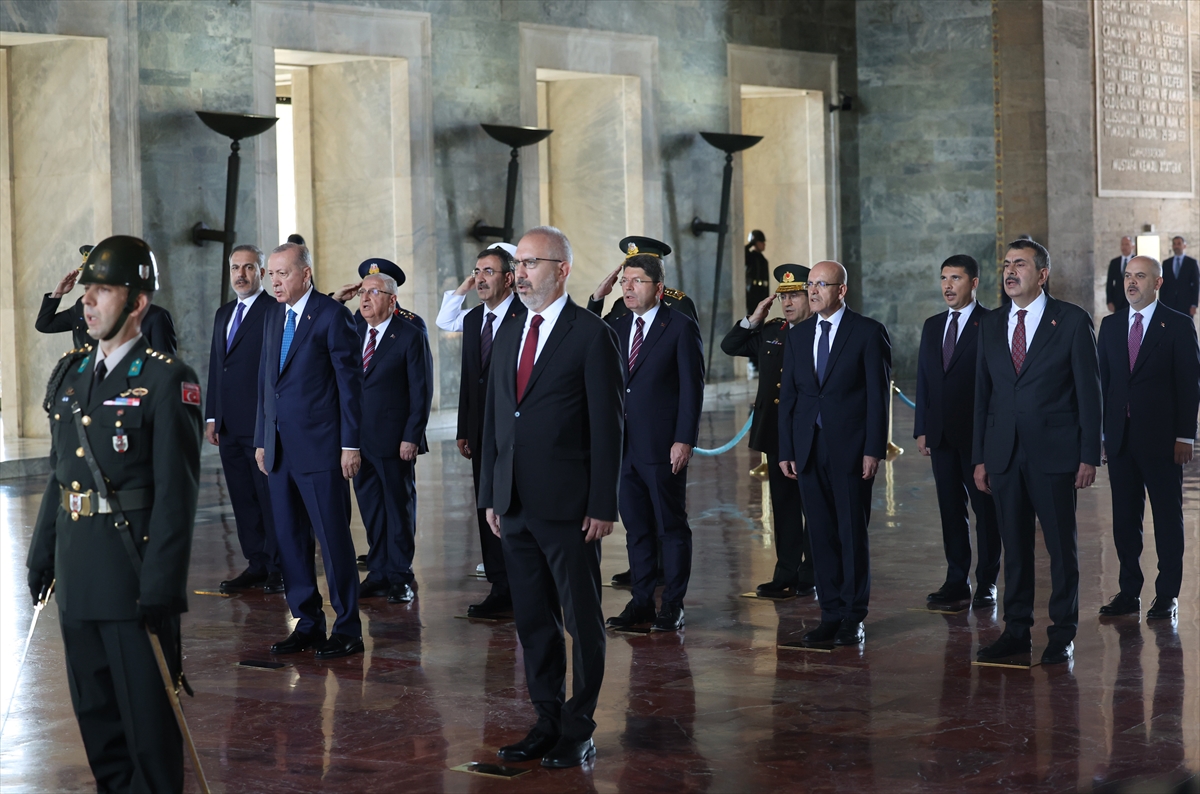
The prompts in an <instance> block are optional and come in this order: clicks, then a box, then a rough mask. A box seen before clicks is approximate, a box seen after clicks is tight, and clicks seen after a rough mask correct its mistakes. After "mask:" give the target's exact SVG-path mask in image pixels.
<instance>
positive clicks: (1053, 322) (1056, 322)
mask: <svg viewBox="0 0 1200 794" xmlns="http://www.w3.org/2000/svg"><path fill="white" fill-rule="evenodd" d="M1050 324H1051V325H1053V326H1057V325H1058V320H1051V321H1050Z"/></svg>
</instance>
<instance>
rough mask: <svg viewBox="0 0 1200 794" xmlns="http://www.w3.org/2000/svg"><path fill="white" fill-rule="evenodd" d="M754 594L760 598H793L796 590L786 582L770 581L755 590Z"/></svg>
mask: <svg viewBox="0 0 1200 794" xmlns="http://www.w3.org/2000/svg"><path fill="white" fill-rule="evenodd" d="M754 592H755V594H756V595H758V597H759V598H793V597H795V595H796V588H795V587H793V586H792V585H790V584H786V583H784V582H776V581H770V582H764V583H763V584H760V585H759V586H758V587H756V588H754Z"/></svg>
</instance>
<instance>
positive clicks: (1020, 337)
mask: <svg viewBox="0 0 1200 794" xmlns="http://www.w3.org/2000/svg"><path fill="white" fill-rule="evenodd" d="M1027 314H1029V312H1028V311H1026V310H1025V309H1017V327H1016V328H1015V329H1013V338H1012V360H1013V368H1014V369H1016V370H1017V374H1018V375H1020V374H1021V367H1022V365H1024V364H1025V315H1027Z"/></svg>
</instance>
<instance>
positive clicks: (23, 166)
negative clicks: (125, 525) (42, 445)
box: [0, 39, 113, 437]
mask: <svg viewBox="0 0 1200 794" xmlns="http://www.w3.org/2000/svg"><path fill="white" fill-rule="evenodd" d="M7 71H8V75H7V77H8V80H7V88H8V97H7V100H8V101H7V103H6V106H7V113H8V124H9V126H8V127H7V128H6V133H5V137H6V138H7V141H6V146H7V148H8V149H9V151H8V152H6V153H5V154H6V155H7V157H8V158H9V160H10V162H11V171H10V172H9V173H8V174H6V175H4V176H6V177H7V178H5V179H4V181H5V182H6V187H7V189H8V190H9V191H11V192H10V193H9V195H10V196H11V200H10V201H6V200H5V199H4V198H0V211H3V209H4V208H6V207H10V208H11V210H10V211H11V218H8V217H6V218H3V222H4V223H5V225H6V226H7V227H8V229H9V230H10V231H9V234H10V235H11V237H8V236H7V235H6V236H5V238H3V239H0V286H3V287H4V292H5V293H6V295H5V298H4V302H3V306H2V307H0V308H2V309H3V311H0V323H2V324H3V325H2V327H0V338H2V339H3V340H5V341H4V343H3V348H0V352H3V361H2V366H3V372H2V373H0V378H3V383H4V414H5V423H4V425H5V428H4V429H5V434H6V435H13V436H15V435H22V436H25V437H45V436H46V434H47V432H48V427H47V424H46V418H45V414H44V413H43V411H42V408H41V400H42V396H43V391H44V389H45V383H46V378H47V376H48V375H49V372H50V370H51V368H52V367H53V366H54V362H55V361H56V360H57V359H58V358H59V357H60V356H61V355H62V353H63V352H64V351H66V350H68V349H70V347H71V336H70V334H55V335H52V336H50V335H45V334H40V333H38V332H37V331H36V330H34V327H33V324H34V320H35V319H36V317H37V312H38V308H39V307H40V305H41V300H42V295H43V293H46V292H49V291H50V290H52V289H53V288H54V286H55V285H56V284H57V283H58V281H59V279H61V278H62V277H63V275H65V274H66V273H67V271H69V270H70V269H71V268H72V267H77V266H78V264H79V254H78V249H79V246H80V245H83V244H85V243H95V242H97V241H98V240H100V239H102V238H104V237H107V236H109V235H111V234H112V231H113V229H112V214H113V207H112V175H111V160H110V157H111V155H110V146H109V143H110V139H109V113H108V111H109V91H108V88H109V83H108V51H107V44H106V42H105V40H104V39H64V40H56V41H51V42H47V43H39V44H26V45H21V46H17V47H12V48H10V49H8V50H7ZM8 129H10V130H11V136H9V135H8V134H7V130H8ZM7 240H11V243H10V244H7V245H5V244H3V243H4V242H6V241H7ZM79 294H80V289H79V288H78V287H76V289H75V290H74V291H73V292H72V293H71V294H69V295H67V296H66V297H65V298H64V299H63V301H62V306H61V307H60V308H63V309H65V308H68V307H70V305H71V304H72V303H73V302H74V301H75V299H76V298H78V297H79ZM10 301H11V303H10Z"/></svg>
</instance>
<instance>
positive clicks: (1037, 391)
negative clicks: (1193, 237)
mask: <svg viewBox="0 0 1200 794" xmlns="http://www.w3.org/2000/svg"><path fill="white" fill-rule="evenodd" d="M1049 276H1050V254H1049V253H1047V251H1046V249H1045V248H1043V247H1042V246H1041V244H1039V243H1036V242H1034V241H1033V240H1016V241H1014V242H1012V243H1011V244H1010V245H1009V247H1008V252H1007V253H1006V254H1005V256H1004V292H1005V294H1006V295H1008V297H1009V298H1011V299H1012V305H1011V307H1010V308H1009V309H1008V310H1007V311H1003V310H1001V311H996V312H992V313H990V314H989V315H988V316H987V317H985V318H983V320H982V321H980V323H979V358H978V364H977V368H978V369H977V372H976V375H975V426H974V431H975V432H974V435H975V442H974V445H973V462H974V464H975V485H976V487H978V488H979V490H981V491H983V492H985V493H991V494H994V495H995V501H996V514H997V518H999V521H1000V539H1001V542H1002V543H1003V546H1004V623H1005V627H1004V633H1003V634H1001V635H1000V637H999V639H997V640H996V641H995V642H994V643H992V644H991V645H988V646H986V647H983V648H980V649H979V658H980V659H981V660H993V659H1001V658H1005V657H1008V656H1016V655H1023V654H1027V653H1029V652H1030V650H1031V648H1032V640H1031V637H1030V634H1031V630H1032V628H1033V590H1034V563H1033V549H1034V543H1035V541H1036V527H1035V523H1034V522H1035V518H1036V519H1037V520H1038V521H1039V522H1040V523H1041V525H1042V535H1043V537H1044V538H1045V542H1046V550H1047V551H1048V552H1049V555H1050V582H1051V591H1050V619H1051V620H1052V621H1053V624H1052V625H1051V626H1049V627H1048V628H1047V630H1046V633H1047V635H1048V637H1049V644H1048V645H1047V646H1046V650H1045V651H1044V652H1043V654H1042V663H1043V664H1065V663H1066V662H1068V661H1069V660H1070V659H1071V656H1072V654H1073V651H1074V642H1073V640H1074V638H1075V632H1076V629H1077V628H1078V625H1079V552H1078V547H1077V544H1076V537H1075V536H1076V529H1075V500H1076V491H1077V490H1079V489H1081V488H1087V487H1089V486H1091V484H1092V483H1093V482H1094V481H1095V479H1096V466H1098V465H1099V463H1100V401H1101V397H1100V371H1099V365H1098V363H1097V360H1096V337H1095V334H1093V333H1092V318H1091V317H1090V316H1089V315H1088V313H1087V312H1085V311H1084V310H1083V309H1081V308H1079V307H1078V306H1076V305H1074V304H1071V303H1066V302H1065V301H1060V300H1055V299H1054V298H1051V297H1050V296H1049V295H1047V294H1046V293H1045V291H1044V289H1043V286H1044V285H1045V283H1046V279H1047V278H1049Z"/></svg>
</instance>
